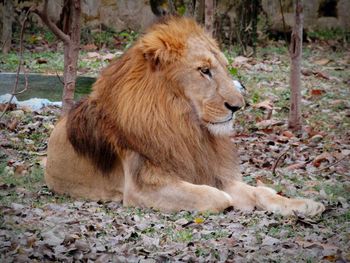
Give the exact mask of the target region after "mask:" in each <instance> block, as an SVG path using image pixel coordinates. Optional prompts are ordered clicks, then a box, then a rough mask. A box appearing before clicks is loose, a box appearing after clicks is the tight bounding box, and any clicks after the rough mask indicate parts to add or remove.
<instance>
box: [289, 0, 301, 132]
mask: <svg viewBox="0 0 350 263" xmlns="http://www.w3.org/2000/svg"><path fill="white" fill-rule="evenodd" d="M302 44H303V3H302V0H295V21H294V26H293V31H292V36H291V44H290V50H289V52H290V57H291V71H290V111H289V119H288V126H289V128H290V129H291V130H293V131H300V130H301V124H302V116H301V78H300V76H301V55H302Z"/></svg>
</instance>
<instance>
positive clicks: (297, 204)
mask: <svg viewBox="0 0 350 263" xmlns="http://www.w3.org/2000/svg"><path fill="white" fill-rule="evenodd" d="M290 201H291V204H290V207H288V208H289V209H288V214H292V213H293V211H295V212H299V213H302V214H304V215H306V216H315V215H319V214H321V213H322V212H323V211H324V210H325V206H324V205H323V204H321V203H319V202H315V201H313V200H310V199H292V200H290Z"/></svg>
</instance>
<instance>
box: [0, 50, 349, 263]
mask: <svg viewBox="0 0 350 263" xmlns="http://www.w3.org/2000/svg"><path fill="white" fill-rule="evenodd" d="M306 51H309V52H307V53H308V54H309V55H306V57H305V59H304V62H303V63H304V64H303V72H304V73H303V77H302V78H303V85H304V89H303V104H304V109H303V117H304V120H305V123H304V130H303V132H302V133H301V134H295V133H293V132H292V131H290V130H289V129H288V127H287V124H286V120H287V115H288V111H287V110H288V107H289V100H288V98H289V93H288V71H289V62H288V54H285V53H283V54H274V53H273V52H269V50H266V51H265V54H262V55H261V56H259V57H258V58H256V59H252V58H244V57H237V58H236V59H235V60H234V64H235V66H236V67H238V68H239V73H240V77H241V79H242V81H243V82H244V83H245V84H246V86H247V87H248V90H249V92H250V100H251V103H250V104H251V105H252V107H248V108H247V109H246V110H245V111H243V112H241V113H240V116H238V118H237V122H236V124H235V128H236V134H235V135H234V136H233V138H232V140H233V142H234V143H236V144H237V147H238V149H239V152H240V156H241V170H242V173H243V175H244V180H245V181H246V182H248V183H250V184H253V185H254V184H264V185H267V186H270V187H272V188H274V189H275V190H276V191H277V192H278V193H279V194H281V195H284V196H288V197H306V198H312V199H315V200H318V201H321V202H323V203H324V204H325V205H326V206H327V210H326V211H325V212H324V213H323V215H321V216H318V217H316V218H307V217H305V216H304V215H302V214H297V213H296V214H295V215H293V216H289V217H282V216H280V215H274V214H272V213H268V212H262V211H254V212H241V211H238V210H235V209H232V208H231V209H227V210H226V211H224V212H223V213H219V214H210V213H197V212H187V211H181V212H178V213H168V214H167V213H160V212H158V211H154V210H151V209H140V208H125V207H122V205H121V203H116V202H89V201H86V200H74V199H71V198H69V197H67V196H60V195H56V194H54V193H52V192H51V191H50V190H49V189H48V188H47V187H46V186H45V183H44V180H43V167H44V166H45V161H46V147H47V139H48V136H49V134H50V132H51V131H52V129H53V127H54V123H55V122H56V120H57V118H58V114H59V109H58V108H55V107H47V108H44V109H43V110H40V111H37V112H32V111H30V110H28V109H16V107H15V106H12V107H11V108H10V110H9V111H8V112H7V114H6V115H5V118H4V119H3V120H2V122H1V128H2V129H1V132H0V145H1V147H0V161H1V162H0V172H1V176H0V206H1V210H0V211H1V212H0V261H1V262H33V261H34V262H35V261H45V262H73V261H83V262H95V261H96V262H164V261H190V262H266V261H271V262H279V261H282V262H305V261H307V262H320V261H323V262H347V261H350V254H349V251H350V241H349V238H350V236H349V233H350V231H349V230H350V223H349V222H350V211H349V200H350V196H349V192H350V184H349V176H350V173H349V170H350V164H349V163H350V133H349V131H350V122H349V117H350V103H349V100H348V98H349V97H350V86H349V80H348V73H349V66H348V64H344V63H341V61H342V60H340V59H338V58H339V57H341V58H345V59H346V58H349V57H350V54H349V51H347V50H345V51H341V52H339V53H331V52H330V53H327V54H330V55H329V57H325V52H324V50H319V49H315V48H313V47H306ZM263 53H264V52H263ZM94 57H96V58H100V57H101V56H100V55H99V54H98V55H96V56H95V55H94V56H93V57H91V54H90V55H89V59H90V60H91V59H93V58H94ZM308 72H309V73H310V74H309V73H308ZM317 72H322V74H323V75H322V74H318V73H317ZM324 76H327V78H325V77H324ZM0 106H1V105H0ZM273 171H275V173H273Z"/></svg>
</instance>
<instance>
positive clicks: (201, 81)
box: [179, 36, 244, 136]
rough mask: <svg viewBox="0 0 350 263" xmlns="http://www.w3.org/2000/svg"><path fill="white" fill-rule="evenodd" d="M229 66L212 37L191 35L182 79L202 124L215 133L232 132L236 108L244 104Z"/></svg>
mask: <svg viewBox="0 0 350 263" xmlns="http://www.w3.org/2000/svg"><path fill="white" fill-rule="evenodd" d="M227 66H228V61H227V59H226V58H225V56H224V55H223V54H222V52H221V51H220V50H219V49H218V48H217V46H216V44H215V43H214V42H213V41H212V40H211V39H209V38H207V37H198V36H196V37H191V38H189V39H188V43H187V51H186V54H185V59H184V60H182V70H181V71H180V72H179V74H180V76H179V82H180V85H181V86H182V87H183V88H184V92H185V95H186V97H187V98H188V99H189V100H190V101H191V104H192V105H193V108H194V110H195V114H196V115H197V117H198V118H199V120H200V121H201V123H202V125H203V126H205V127H206V128H207V129H208V130H209V131H210V132H211V133H212V134H213V135H216V136H225V135H229V134H231V133H232V129H233V120H234V117H235V112H236V111H237V110H239V109H240V108H242V107H243V106H244V99H243V96H242V94H241V93H240V92H239V91H238V90H237V89H236V88H235V86H234V85H233V82H232V78H231V76H230V74H229V72H228V70H227Z"/></svg>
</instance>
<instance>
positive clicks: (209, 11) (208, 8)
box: [204, 0, 214, 36]
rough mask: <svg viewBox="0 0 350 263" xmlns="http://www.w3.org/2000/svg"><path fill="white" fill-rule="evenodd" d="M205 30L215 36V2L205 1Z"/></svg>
mask: <svg viewBox="0 0 350 263" xmlns="http://www.w3.org/2000/svg"><path fill="white" fill-rule="evenodd" d="M204 20H205V30H206V31H207V32H208V34H209V35H210V36H213V35H214V0H205V18H204Z"/></svg>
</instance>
